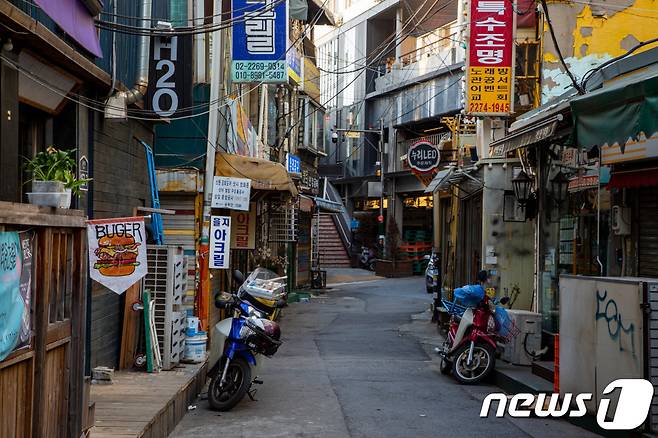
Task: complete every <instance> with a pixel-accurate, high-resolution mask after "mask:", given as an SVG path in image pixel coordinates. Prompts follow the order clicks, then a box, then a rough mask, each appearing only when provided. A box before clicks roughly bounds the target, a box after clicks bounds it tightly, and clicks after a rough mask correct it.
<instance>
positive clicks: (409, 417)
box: [171, 277, 592, 438]
mask: <svg viewBox="0 0 658 438" xmlns="http://www.w3.org/2000/svg"><path fill="white" fill-rule="evenodd" d="M429 302H430V295H428V294H426V293H425V291H424V287H423V280H422V278H418V277H415V278H407V279H386V280H376V281H367V282H361V283H352V284H343V285H340V286H335V287H334V288H332V289H331V290H328V291H327V293H326V294H324V295H322V296H320V297H317V298H313V299H312V300H311V302H308V303H295V304H292V305H290V306H289V308H287V309H286V311H285V313H284V316H283V319H282V321H281V327H282V333H283V338H284V341H285V342H284V344H283V345H282V346H281V348H280V349H279V352H278V353H277V355H276V356H274V357H273V358H271V359H269V360H267V363H265V364H264V370H263V372H262V373H261V376H262V378H263V380H264V382H265V383H264V385H262V386H259V389H258V393H257V394H256V399H257V401H255V402H254V401H251V400H249V399H248V398H245V399H244V400H243V401H242V402H241V403H240V404H238V406H236V407H235V408H234V409H233V410H232V411H231V412H223V413H218V412H214V411H211V410H209V407H208V402H207V401H206V400H205V399H204V397H203V396H202V397H201V399H200V400H198V401H197V403H196V409H195V410H191V411H190V412H189V413H188V414H187V415H186V417H185V418H184V419H183V421H182V422H181V423H180V424H179V426H178V427H177V428H176V430H175V431H174V433H173V434H172V435H171V436H173V437H178V438H184V437H189V438H203V437H231V438H233V437H245V438H247V437H248V438H251V437H254V438H255V437H268V438H275V437H326V438H330V437H331V438H339V437H353V438H360V437H373V438H374V437H430V436H450V437H459V436H465V437H484V436H486V437H504V438H512V437H527V436H535V437H569V436H574V437H576V436H578V437H583V436H592V435H590V434H588V433H587V432H585V431H584V430H582V429H579V428H576V427H575V426H572V425H570V424H568V423H566V422H564V421H561V420H547V419H538V418H532V419H508V418H480V417H479V412H480V407H481V401H482V399H483V398H484V397H485V396H486V394H488V393H490V392H493V391H499V390H498V388H496V387H493V386H486V385H483V386H476V387H466V386H462V385H459V384H458V383H456V381H455V380H454V379H453V378H452V377H450V376H443V375H440V374H439V372H438V363H437V361H436V360H432V355H433V354H434V353H431V350H430V349H429V348H427V346H426V345H424V344H423V343H422V342H421V341H420V339H422V336H417V335H416V334H415V333H414V331H418V327H420V331H424V335H425V336H427V333H428V331H427V330H428V329H429V330H430V331H429V333H430V335H431V333H432V332H431V330H433V329H432V326H431V325H430V323H429V322H426V321H416V322H414V321H413V320H412V316H413V315H417V314H419V313H422V312H423V311H424V310H426V309H427V307H428V304H429ZM414 327H415V328H414Z"/></svg>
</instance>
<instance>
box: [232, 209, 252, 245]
mask: <svg viewBox="0 0 658 438" xmlns="http://www.w3.org/2000/svg"><path fill="white" fill-rule="evenodd" d="M249 207H250V208H249V211H237V210H234V211H232V212H231V223H232V224H233V229H232V230H231V249H256V203H255V202H252V203H250V204H249Z"/></svg>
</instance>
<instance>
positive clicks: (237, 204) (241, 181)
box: [212, 176, 251, 211]
mask: <svg viewBox="0 0 658 438" xmlns="http://www.w3.org/2000/svg"><path fill="white" fill-rule="evenodd" d="M250 197H251V180H250V179H249V178H231V177H226V176H216V177H215V179H214V180H213V190H212V207H213V208H229V209H231V210H242V211H249V200H250Z"/></svg>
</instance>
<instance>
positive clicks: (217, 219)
mask: <svg viewBox="0 0 658 438" xmlns="http://www.w3.org/2000/svg"><path fill="white" fill-rule="evenodd" d="M230 256H231V217H230V216H211V217H210V261H209V265H208V267H209V268H210V269H228V268H229V258H230Z"/></svg>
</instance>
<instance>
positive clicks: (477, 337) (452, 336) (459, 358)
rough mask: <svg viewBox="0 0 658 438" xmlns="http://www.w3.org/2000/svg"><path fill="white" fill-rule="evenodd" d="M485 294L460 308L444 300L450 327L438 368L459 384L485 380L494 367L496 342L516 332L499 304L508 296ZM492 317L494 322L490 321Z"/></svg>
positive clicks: (501, 341)
mask: <svg viewBox="0 0 658 438" xmlns="http://www.w3.org/2000/svg"><path fill="white" fill-rule="evenodd" d="M490 295H491V296H492V295H493V294H490V293H485V294H484V298H482V299H481V300H480V302H479V303H478V304H477V305H476V306H474V307H463V306H460V305H459V304H457V303H455V302H450V301H446V300H444V301H443V305H444V307H445V308H446V309H447V310H448V312H450V314H451V318H450V326H449V327H450V328H449V329H448V336H447V338H446V341H445V343H444V345H443V348H441V349H440V350H439V351H438V353H439V355H440V356H441V365H440V371H441V373H442V374H449V373H450V371H452V374H453V376H454V377H455V379H457V381H458V382H460V383H462V384H467V385H472V384H477V383H480V382H481V381H483V380H484V379H486V378H487V377H488V376H489V375H490V374H491V372H492V371H493V369H494V367H495V362H496V357H495V355H496V349H497V343H498V342H500V343H507V342H509V341H510V340H511V338H513V337H514V336H515V335H516V334H518V330H517V329H516V328H515V327H514V326H513V323H512V321H511V320H510V319H509V316H508V315H507V312H506V311H505V309H504V308H503V307H502V306H500V305H501V304H502V305H504V304H506V303H507V302H508V301H509V298H508V297H503V298H501V299H500V300H497V299H495V298H493V297H490ZM492 317H493V319H494V321H495V323H494V324H490V319H491V318H492Z"/></svg>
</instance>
